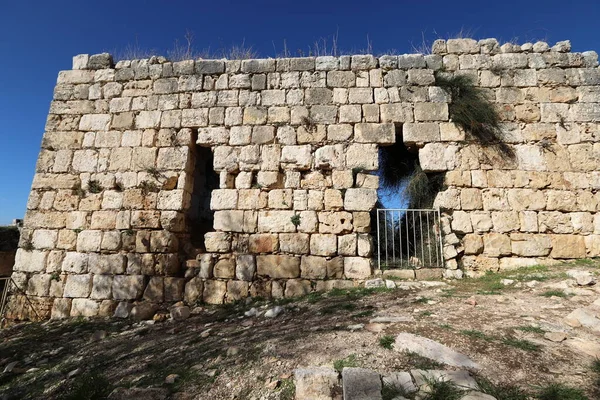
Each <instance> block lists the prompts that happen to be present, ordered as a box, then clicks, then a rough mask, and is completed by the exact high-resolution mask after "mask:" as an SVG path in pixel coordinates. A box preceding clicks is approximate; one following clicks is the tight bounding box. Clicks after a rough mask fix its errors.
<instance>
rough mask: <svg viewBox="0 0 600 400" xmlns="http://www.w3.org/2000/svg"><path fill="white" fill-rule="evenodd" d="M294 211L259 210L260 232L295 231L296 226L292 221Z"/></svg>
mask: <svg viewBox="0 0 600 400" xmlns="http://www.w3.org/2000/svg"><path fill="white" fill-rule="evenodd" d="M294 214H295V213H294V212H293V211H259V212H258V231H259V232H295V231H296V226H295V225H294V223H293V222H292V217H293V216H294Z"/></svg>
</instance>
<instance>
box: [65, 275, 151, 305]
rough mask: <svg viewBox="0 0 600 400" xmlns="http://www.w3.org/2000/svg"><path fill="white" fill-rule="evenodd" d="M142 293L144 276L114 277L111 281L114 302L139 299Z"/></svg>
mask: <svg viewBox="0 0 600 400" xmlns="http://www.w3.org/2000/svg"><path fill="white" fill-rule="evenodd" d="M67 283H68V279H67ZM143 291H144V276H142V275H116V276H115V277H114V279H113V284H112V293H113V298H114V299H115V300H135V299H139V298H140V297H141V296H142V294H143Z"/></svg>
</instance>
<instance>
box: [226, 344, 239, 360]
mask: <svg viewBox="0 0 600 400" xmlns="http://www.w3.org/2000/svg"><path fill="white" fill-rule="evenodd" d="M239 352H240V349H239V348H238V347H235V346H232V347H229V348H228V349H227V356H228V357H229V356H235V355H237V354H238V353H239Z"/></svg>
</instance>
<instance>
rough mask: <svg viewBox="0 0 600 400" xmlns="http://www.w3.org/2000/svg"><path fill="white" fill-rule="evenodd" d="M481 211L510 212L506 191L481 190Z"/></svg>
mask: <svg viewBox="0 0 600 400" xmlns="http://www.w3.org/2000/svg"><path fill="white" fill-rule="evenodd" d="M482 197H483V209H484V210H486V211H495V210H499V211H503V210H510V204H509V202H508V195H507V191H506V190H504V189H493V188H492V189H484V190H482Z"/></svg>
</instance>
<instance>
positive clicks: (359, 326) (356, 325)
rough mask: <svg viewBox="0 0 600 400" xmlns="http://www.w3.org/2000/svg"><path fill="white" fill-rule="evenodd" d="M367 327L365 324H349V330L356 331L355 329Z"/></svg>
mask: <svg viewBox="0 0 600 400" xmlns="http://www.w3.org/2000/svg"><path fill="white" fill-rule="evenodd" d="M364 327H365V325H364V324H355V325H348V330H349V331H350V332H354V331H360V330H361V329H363V328H364Z"/></svg>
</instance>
